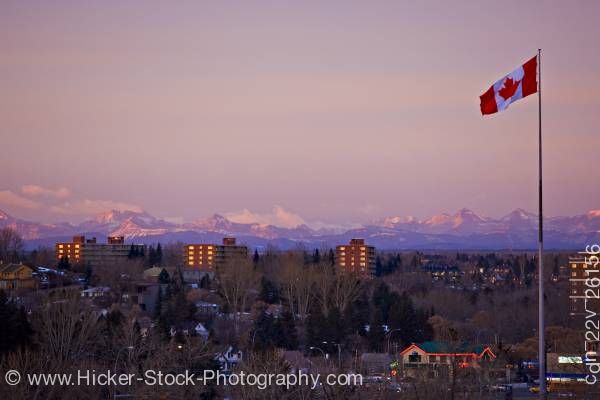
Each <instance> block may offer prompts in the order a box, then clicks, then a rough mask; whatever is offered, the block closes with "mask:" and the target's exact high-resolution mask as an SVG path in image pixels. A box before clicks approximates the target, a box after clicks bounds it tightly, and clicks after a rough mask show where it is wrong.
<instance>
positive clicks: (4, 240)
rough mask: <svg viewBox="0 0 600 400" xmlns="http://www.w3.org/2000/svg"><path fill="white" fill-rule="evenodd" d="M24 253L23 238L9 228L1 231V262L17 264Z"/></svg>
mask: <svg viewBox="0 0 600 400" xmlns="http://www.w3.org/2000/svg"><path fill="white" fill-rule="evenodd" d="M22 252H23V238H21V235H19V233H18V232H17V231H16V230H14V229H12V228H9V227H6V228H2V229H0V261H2V262H4V263H9V262H17V261H18V260H19V256H20V254H21V253H22Z"/></svg>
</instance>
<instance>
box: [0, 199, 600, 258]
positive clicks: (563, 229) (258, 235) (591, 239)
mask: <svg viewBox="0 0 600 400" xmlns="http://www.w3.org/2000/svg"><path fill="white" fill-rule="evenodd" d="M544 224H545V225H544V233H545V245H546V247H547V248H549V249H570V250H579V249H582V248H584V247H585V245H587V244H591V243H598V242H599V241H600V210H593V211H589V212H588V213H586V214H582V215H576V216H571V217H547V218H545V220H544ZM2 227H11V228H13V229H15V230H16V231H18V232H19V233H20V234H21V236H22V237H23V238H24V239H25V243H26V247H27V248H29V249H32V248H37V247H39V246H53V245H54V243H55V242H57V241H65V240H70V237H71V236H73V235H77V234H85V235H87V236H96V237H98V238H99V239H100V241H102V240H103V239H104V237H105V236H108V235H123V236H125V238H126V240H127V242H136V243H146V244H149V243H157V242H162V243H169V242H186V243H198V242H220V240H221V238H222V237H223V236H224V235H233V236H236V237H237V238H238V241H239V242H241V243H246V244H247V245H249V246H251V247H258V248H261V247H266V246H269V245H272V246H276V247H278V248H281V249H288V248H294V247H298V246H301V245H306V246H310V247H326V246H333V245H336V244H340V243H346V242H347V241H348V240H350V239H351V238H355V237H358V238H364V239H366V241H367V243H369V244H371V245H374V246H376V247H377V248H380V249H398V250H400V249H437V250H456V249H473V250H478V249H479V250H492V249H497V250H500V249H515V250H516V249H534V248H536V246H537V215H535V214H532V213H529V212H527V211H525V210H522V209H516V210H514V211H513V212H511V213H510V214H508V215H506V216H504V217H502V218H499V219H494V218H489V217H485V216H480V215H478V214H476V213H475V212H473V211H471V210H469V209H466V208H464V209H461V210H459V211H457V212H456V213H454V214H446V213H444V214H439V215H434V216H432V217H430V218H427V219H424V220H419V219H417V218H414V217H400V216H394V217H388V218H384V219H381V220H378V221H374V222H372V223H370V224H366V225H364V226H362V227H359V228H354V229H350V230H345V231H339V230H334V229H318V230H317V229H312V228H310V227H309V226H307V225H299V226H296V227H294V228H283V227H278V226H273V225H265V224H259V223H238V222H233V221H230V220H228V219H227V218H225V217H223V216H221V215H218V214H215V215H213V216H211V217H209V218H206V219H199V220H196V221H192V222H186V223H180V224H178V223H173V222H168V221H165V220H162V219H159V218H156V217H154V216H152V215H150V214H148V213H147V212H136V211H116V210H112V211H108V212H104V213H101V214H98V215H96V216H95V217H93V218H92V219H89V220H86V221H84V222H82V223H80V224H71V223H56V224H47V223H39V222H32V221H26V220H22V219H18V218H14V217H12V216H10V215H8V214H7V213H5V212H3V211H0V228H2Z"/></svg>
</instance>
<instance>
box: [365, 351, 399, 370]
mask: <svg viewBox="0 0 600 400" xmlns="http://www.w3.org/2000/svg"><path fill="white" fill-rule="evenodd" d="M391 363H392V357H391V356H390V355H389V354H387V353H363V354H362V355H361V356H360V370H361V373H363V374H364V375H383V374H387V373H388V372H389V371H390V364H391Z"/></svg>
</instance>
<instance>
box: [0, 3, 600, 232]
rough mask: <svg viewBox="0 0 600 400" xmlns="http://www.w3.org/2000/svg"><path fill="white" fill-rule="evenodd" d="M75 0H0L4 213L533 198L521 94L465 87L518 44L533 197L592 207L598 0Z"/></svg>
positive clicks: (522, 202)
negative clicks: (535, 81) (534, 74)
mask: <svg viewBox="0 0 600 400" xmlns="http://www.w3.org/2000/svg"><path fill="white" fill-rule="evenodd" d="M88 3H92V2H86V3H85V4H83V2H78V1H72V2H67V1H54V2H23V1H4V2H2V5H1V6H0V54H1V56H0V76H1V78H0V89H1V91H2V95H1V96H0V129H1V131H0V132H1V138H2V140H1V143H2V145H1V156H0V209H2V210H5V211H7V212H9V213H11V214H13V215H15V216H19V217H22V218H31V219H42V220H46V221H56V220H77V219H80V218H82V216H83V215H86V214H88V213H92V212H96V211H98V210H101V209H106V208H121V209H123V208H133V209H141V208H143V209H146V210H148V211H149V212H150V213H152V214H155V215H157V216H160V217H169V218H175V219H177V218H184V219H192V218H197V217H201V216H206V215H208V214H212V213H213V212H219V213H224V214H225V213H235V214H236V215H241V216H242V217H243V218H246V219H248V218H251V215H261V216H263V217H264V218H263V219H268V218H269V217H276V216H277V214H278V213H281V212H285V210H288V212H291V213H294V214H298V215H300V216H301V217H302V218H303V219H304V220H305V221H323V222H328V223H336V224H339V223H354V222H366V221H370V220H373V219H375V218H379V217H382V216H389V215H414V216H417V217H425V216H427V215H430V214H434V213H438V212H443V211H446V212H453V211H455V210H456V209H458V208H461V207H469V208H472V209H474V210H476V211H478V212H480V213H482V214H485V215H490V216H500V215H503V214H505V213H507V212H509V211H510V210H512V209H514V208H517V207H522V208H525V209H527V210H531V211H535V209H536V204H537V203H536V201H537V197H536V179H537V170H536V165H537V164H536V163H537V158H536V157H537V153H536V152H537V148H536V146H537V142H536V140H537V99H536V98H535V96H532V97H529V98H527V99H524V100H522V101H520V102H518V103H516V104H513V105H511V107H510V109H509V110H508V111H506V112H504V113H500V114H496V115H494V116H491V117H485V118H483V117H481V115H480V113H479V98H478V96H479V95H480V94H481V93H483V91H485V89H487V88H488V87H489V86H490V85H491V84H492V83H493V82H494V81H495V80H497V79H498V78H500V77H501V76H503V75H504V74H506V73H508V72H510V71H512V70H513V69H514V68H516V67H517V66H518V65H520V64H521V63H522V62H524V61H525V60H527V59H529V58H531V57H532V56H533V55H535V53H536V51H537V48H538V47H541V48H542V49H543V58H542V74H543V90H544V114H543V115H544V127H545V129H544V135H545V148H544V151H545V194H546V202H545V206H546V210H547V213H548V214H549V215H563V214H577V213H584V212H586V211H588V210H590V209H595V208H600V204H599V203H598V199H600V185H599V184H598V182H600V168H598V162H597V161H596V160H598V155H597V149H598V148H600V135H599V134H598V126H600V110H599V106H598V104H600V78H599V76H598V71H600V47H599V45H598V40H599V39H600V27H599V25H598V23H597V17H598V16H599V15H600V3H599V2H596V1H570V2H564V1H556V2H552V1H543V2H542V1H540V2H533V1H531V2H522V1H519V2H507V1H503V2H475V1H472V2H447V1H436V2H400V1H390V2H356V3H354V2H348V1H344V2H337V3H334V2H327V4H325V2H316V1H315V2H275V1H273V2H250V1H244V2H222V1H218V2H207V1H202V2H197V1H190V2H147V1H144V2H142V1H139V2H130V1H112V2H111V1H103V2H99V1H98V2H94V4H88ZM417 3H418V4H417ZM24 186H25V188H24ZM36 187H37V189H35V188H36ZM32 188H33V189H32ZM276 206H279V207H276ZM274 207H275V208H274ZM244 210H246V211H244ZM248 210H250V211H248ZM291 218H292V219H293V218H295V217H294V216H292V217H291Z"/></svg>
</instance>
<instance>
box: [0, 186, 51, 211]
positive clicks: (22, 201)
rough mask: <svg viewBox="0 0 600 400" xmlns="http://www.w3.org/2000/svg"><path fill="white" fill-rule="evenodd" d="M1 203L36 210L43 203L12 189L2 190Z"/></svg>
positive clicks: (0, 191)
mask: <svg viewBox="0 0 600 400" xmlns="http://www.w3.org/2000/svg"><path fill="white" fill-rule="evenodd" d="M0 204H1V205H3V206H8V207H16V208H27V209H30V210H35V209H38V208H41V207H42V206H43V205H42V204H41V203H39V202H37V201H35V200H31V199H28V198H27V197H23V196H21V195H19V194H17V193H14V192H12V191H10V190H0Z"/></svg>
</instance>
